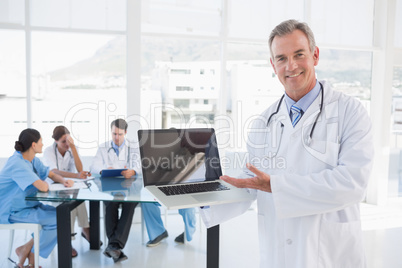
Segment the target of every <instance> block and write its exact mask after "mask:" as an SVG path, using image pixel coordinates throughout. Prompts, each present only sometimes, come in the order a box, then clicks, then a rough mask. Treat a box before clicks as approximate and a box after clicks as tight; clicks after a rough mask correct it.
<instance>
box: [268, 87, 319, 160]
mask: <svg viewBox="0 0 402 268" xmlns="http://www.w3.org/2000/svg"><path fill="white" fill-rule="evenodd" d="M318 83H320V88H321V103H320V111H319V112H318V114H317V116H316V118H315V120H314V123H313V126H312V128H311V130H310V135H309V137H308V139H307V145H310V143H311V140H312V138H313V132H314V129H315V126H316V125H317V121H318V118H319V117H320V115H321V112H322V107H323V104H324V87H323V86H322V84H321V82H318ZM284 98H285V94H283V95H282V97H281V99H280V100H279V103H278V106H277V107H276V111H275V112H273V113H272V114H271V115H270V116H269V117H268V120H267V127H269V123H270V122H271V119H272V117H273V116H274V115H276V114H278V113H279V109H280V108H281V105H282V101H283V99H284ZM283 128H284V125H283V124H282V123H281V135H280V139H279V145H278V147H277V149H276V152H275V153H273V154H272V155H271V156H267V157H268V158H271V157H275V156H276V155H277V154H278V151H279V147H280V146H281V142H282V134H283Z"/></svg>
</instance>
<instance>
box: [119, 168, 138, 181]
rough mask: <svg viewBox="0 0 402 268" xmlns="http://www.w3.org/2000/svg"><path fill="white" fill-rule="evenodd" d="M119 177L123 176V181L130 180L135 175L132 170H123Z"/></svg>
mask: <svg viewBox="0 0 402 268" xmlns="http://www.w3.org/2000/svg"><path fill="white" fill-rule="evenodd" d="M121 175H123V177H124V178H125V179H129V178H131V177H132V176H134V175H135V171H134V170H133V169H127V170H123V171H122V172H121Z"/></svg>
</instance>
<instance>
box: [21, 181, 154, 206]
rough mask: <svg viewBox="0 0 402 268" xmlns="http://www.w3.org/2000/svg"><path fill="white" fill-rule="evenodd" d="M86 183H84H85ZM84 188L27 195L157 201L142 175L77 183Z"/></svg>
mask: <svg viewBox="0 0 402 268" xmlns="http://www.w3.org/2000/svg"><path fill="white" fill-rule="evenodd" d="M83 184H84V185H83ZM75 185H76V186H78V185H81V186H83V187H84V188H79V189H68V188H66V189H65V190H64V189H63V190H55V191H52V190H50V191H48V192H37V193H36V194H35V195H32V196H27V197H26V200H31V201H52V202H65V201H75V200H89V201H118V202H141V203H156V202H157V201H156V199H155V198H154V197H153V195H152V194H151V193H150V192H148V190H146V189H145V188H144V185H143V180H142V176H135V177H132V178H130V179H125V178H124V177H111V178H100V177H99V176H96V177H95V178H94V179H93V180H88V181H85V182H79V183H77V182H76V183H75Z"/></svg>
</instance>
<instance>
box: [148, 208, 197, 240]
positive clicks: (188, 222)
mask: <svg viewBox="0 0 402 268" xmlns="http://www.w3.org/2000/svg"><path fill="white" fill-rule="evenodd" d="M141 209H142V211H143V214H144V220H145V224H146V227H147V232H148V237H149V241H148V243H147V247H155V246H157V245H159V244H160V243H161V242H162V240H164V239H165V238H167V237H168V232H167V231H166V229H165V226H163V222H162V218H161V212H160V209H159V204H155V203H142V204H141ZM179 214H180V215H181V216H182V217H183V221H184V227H185V233H186V240H187V241H191V240H192V239H193V234H194V232H195V226H196V218H195V208H185V209H179ZM174 241H175V242H176V243H179V244H183V243H184V232H183V233H181V234H180V235H178V236H177V237H176V238H175V240H174Z"/></svg>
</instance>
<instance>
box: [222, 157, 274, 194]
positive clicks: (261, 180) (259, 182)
mask: <svg viewBox="0 0 402 268" xmlns="http://www.w3.org/2000/svg"><path fill="white" fill-rule="evenodd" d="M247 168H248V169H249V170H250V171H251V172H253V173H254V174H255V175H256V176H255V177H252V178H245V179H236V178H233V177H229V176H226V175H224V176H221V177H220V179H221V180H224V181H226V182H227V183H230V184H232V185H233V186H236V187H237V188H250V189H256V190H261V191H265V192H269V193H271V192H272V191H271V177H270V176H269V175H268V174H267V173H265V172H262V171H260V170H259V169H257V168H256V167H255V166H253V165H251V164H247Z"/></svg>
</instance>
